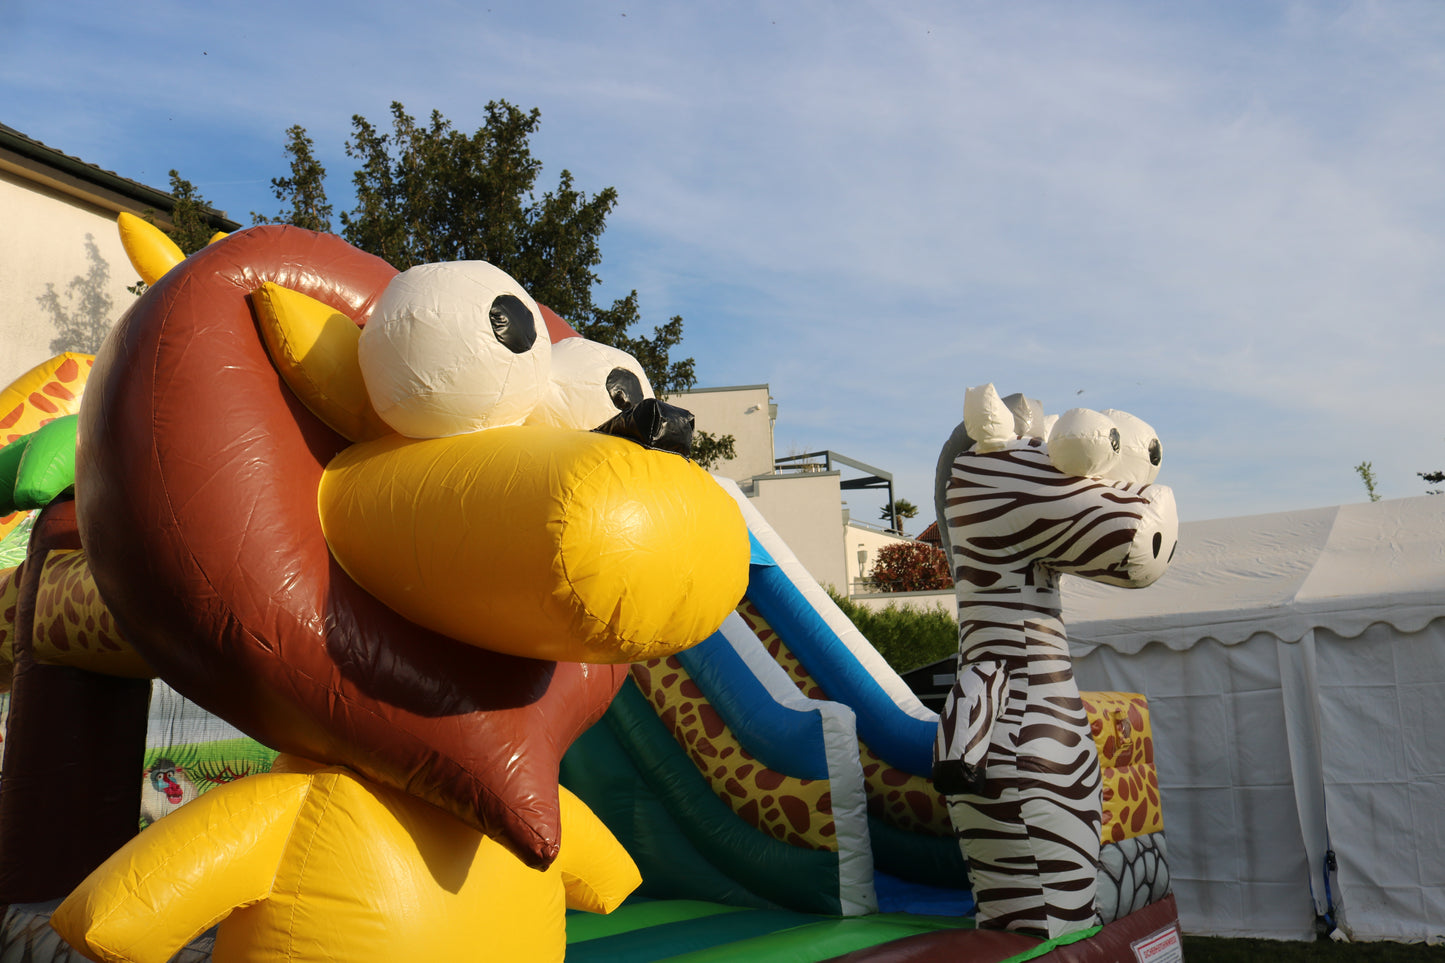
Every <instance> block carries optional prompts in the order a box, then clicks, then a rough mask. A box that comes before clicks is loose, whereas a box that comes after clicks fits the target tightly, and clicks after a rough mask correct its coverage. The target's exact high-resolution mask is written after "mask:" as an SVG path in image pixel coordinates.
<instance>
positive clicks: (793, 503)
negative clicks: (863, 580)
mask: <svg viewBox="0 0 1445 963" xmlns="http://www.w3.org/2000/svg"><path fill="white" fill-rule="evenodd" d="M754 481H755V489H754V491H755V494H754V495H753V496H752V502H753V505H754V507H756V508H757V510H758V511H759V512H760V513H762V516H763V517H764V518H766V519H767V520H768V524H770V525H772V526H773V528H774V529H776V530H777V533H778V534H779V535H781V536H782V538H783V541H785V542H787V543H788V547H789V548H791V549H792V550H793V554H794V555H796V556H798V561H800V562H802V563H803V567H804V568H806V569H807V570H808V574H810V575H812V576H813V577H814V578H815V579H817V580H818V581H819V582H820V583H822V584H823V585H831V586H833V587H834V588H835V589H837V590H838V591H839V592H843V593H846V592H847V591H848V588H849V585H850V579H849V575H848V569H847V567H846V566H845V564H844V557H843V497H842V493H841V490H840V489H839V488H838V473H837V472H835V471H828V472H803V473H798V474H792V475H764V476H760V477H758V478H756V479H754Z"/></svg>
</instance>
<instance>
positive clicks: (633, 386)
mask: <svg viewBox="0 0 1445 963" xmlns="http://www.w3.org/2000/svg"><path fill="white" fill-rule="evenodd" d="M607 397H609V398H611V399H612V404H613V405H614V406H616V408H617V410H618V411H626V410H627V409H628V408H631V407H632V406H634V405H637V404H640V403H641V402H642V382H641V381H640V380H639V379H638V377H637V375H635V374H633V373H632V372H631V371H628V370H627V369H626V368H613V369H612V370H611V371H609V372H607Z"/></svg>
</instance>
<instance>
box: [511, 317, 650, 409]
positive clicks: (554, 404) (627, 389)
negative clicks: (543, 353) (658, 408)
mask: <svg viewBox="0 0 1445 963" xmlns="http://www.w3.org/2000/svg"><path fill="white" fill-rule="evenodd" d="M651 397H653V394H652V386H651V385H650V384H648V382H647V375H646V374H644V373H643V370H642V365H640V364H638V363H637V359H636V358H634V357H632V355H630V354H628V353H627V352H626V351H622V350H620V349H618V348H614V347H612V346H611V345H606V344H599V343H598V342H596V341H588V340H587V339H586V338H563V339H562V340H561V341H558V342H557V343H556V344H554V345H552V381H551V384H550V385H548V388H547V391H546V392H545V393H544V394H543V396H542V400H541V402H540V403H539V404H538V405H537V407H536V409H535V410H533V412H532V414H531V416H530V417H529V418H528V419H527V424H529V425H532V424H539V425H557V426H559V427H562V428H581V429H583V430H585V431H591V430H592V429H593V428H596V427H597V426H598V425H601V424H602V423H604V422H606V421H608V420H609V419H611V418H612V417H613V416H615V415H616V414H617V413H618V412H619V411H625V410H627V409H628V408H631V407H633V406H634V405H636V404H637V403H638V402H640V401H643V400H645V399H647V398H651Z"/></svg>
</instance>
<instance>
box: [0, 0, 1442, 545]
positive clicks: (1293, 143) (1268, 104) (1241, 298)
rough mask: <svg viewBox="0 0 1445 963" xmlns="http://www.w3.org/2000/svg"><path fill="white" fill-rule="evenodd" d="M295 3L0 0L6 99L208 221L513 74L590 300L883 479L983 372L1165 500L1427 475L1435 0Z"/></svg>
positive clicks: (1433, 285) (1436, 126)
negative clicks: (556, 185)
mask: <svg viewBox="0 0 1445 963" xmlns="http://www.w3.org/2000/svg"><path fill="white" fill-rule="evenodd" d="M328 6H332V9H330V10H324V11H321V12H310V10H311V8H310V7H307V8H306V9H302V8H301V7H300V6H299V5H295V4H291V5H282V4H280V3H262V4H260V5H252V6H248V7H246V8H245V9H244V10H243V9H241V8H237V7H232V8H215V9H211V8H209V7H202V6H198V5H185V4H181V3H178V2H177V3H142V4H139V5H138V7H136V8H134V9H133V10H132V11H131V13H130V19H129V20H127V21H125V22H121V21H118V20H117V19H116V15H115V14H114V12H112V11H111V10H110V9H109V8H108V7H107V6H104V5H101V4H98V3H95V2H90V3H80V4H67V5H58V6H57V5H45V6H43V7H42V6H40V5H38V4H22V5H21V7H22V8H23V9H22V10H21V11H20V13H19V16H18V17H17V19H16V24H15V28H14V29H13V30H10V31H8V33H7V37H8V39H4V38H0V87H3V89H4V90H5V91H6V92H7V98H6V100H7V103H8V104H10V105H11V106H10V107H7V114H6V116H5V117H4V118H3V119H4V120H5V122H7V123H10V124H11V125H12V126H15V127H18V128H20V129H21V130H24V131H26V132H27V133H30V134H32V135H33V136H36V137H39V138H41V139H43V140H45V141H47V142H48V143H51V144H53V145H54V146H57V147H59V148H61V149H63V150H66V151H68V152H71V153H75V154H78V155H80V156H82V157H84V158H85V159H87V160H91V161H93V162H96V163H99V164H102V165H103V166H108V167H114V168H115V169H117V170H119V172H120V173H122V174H126V175H127V176H133V177H137V178H139V179H142V180H147V181H149V182H151V183H157V184H161V185H163V184H164V175H165V171H166V170H168V169H169V168H171V167H177V168H179V169H180V170H181V171H182V173H183V174H184V175H185V176H186V177H188V178H189V179H191V180H193V181H194V182H195V183H197V184H198V185H199V186H200V187H201V189H202V190H203V192H205V193H206V195H207V196H208V197H209V198H211V199H213V200H215V201H216V202H217V203H218V204H220V205H221V206H223V207H225V208H227V209H228V210H230V211H231V213H232V214H233V216H238V217H240V218H241V219H243V220H244V219H247V217H248V213H249V212H250V211H252V210H258V211H262V212H269V211H273V210H274V209H275V207H276V204H275V203H274V201H272V200H271V197H270V193H269V189H268V187H269V179H270V178H271V177H273V176H276V175H277V174H279V173H281V171H282V168H283V165H284V158H283V156H282V154H281V142H282V132H283V131H284V129H285V128H286V127H287V126H288V125H290V124H292V123H300V124H302V125H304V126H306V127H307V128H308V129H309V130H310V131H311V133H312V135H313V137H314V138H315V139H316V141H317V148H318V152H319V154H320V155H321V157H322V159H323V161H324V162H326V163H327V164H328V165H329V166H330V167H331V168H332V171H333V178H332V181H333V193H334V194H337V195H338V196H339V195H341V194H344V192H345V180H346V174H347V172H348V171H349V167H348V164H347V160H346V158H345V156H344V153H343V151H342V149H341V145H342V144H343V143H344V141H345V138H346V135H347V133H348V131H349V128H350V116H351V115H352V114H353V113H361V114H364V115H366V116H368V117H369V118H371V119H372V120H373V122H376V123H378V124H384V123H385V122H386V109H387V104H388V103H389V102H390V101H392V100H400V101H402V102H403V103H405V104H406V106H407V107H408V108H409V109H410V110H412V111H413V112H415V113H418V114H425V113H426V112H427V111H429V110H430V109H431V108H433V107H435V108H438V109H440V110H441V111H442V112H443V113H444V114H446V115H447V116H448V117H450V118H451V119H452V120H454V121H455V122H456V123H457V124H458V126H462V127H472V126H475V125H476V124H479V123H480V122H481V119H482V111H481V108H482V105H483V104H485V102H486V101H487V100H490V99H493V98H506V99H509V100H511V101H513V102H514V103H517V104H519V105H522V106H528V107H530V106H533V105H535V106H538V107H540V108H541V109H542V112H543V127H542V130H541V132H540V133H539V134H538V136H537V138H536V141H535V147H536V149H537V152H538V154H539V156H540V157H542V159H543V160H544V161H545V162H546V164H547V169H546V173H545V174H544V181H547V180H549V179H550V178H554V177H555V176H556V174H557V172H558V171H560V169H561V168H563V167H567V168H569V169H571V170H572V171H573V172H574V173H576V174H577V176H578V179H579V183H580V184H581V186H582V187H583V188H584V189H588V190H596V189H599V188H600V187H602V186H605V185H614V186H616V187H617V188H618V189H619V191H620V195H621V204H620V206H619V208H618V209H617V211H616V212H615V214H614V215H613V217H612V220H611V222H610V223H611V227H610V229H609V231H608V234H607V237H606V246H605V247H606V252H607V255H608V259H607V261H606V262H604V264H603V266H602V269H601V273H602V275H603V277H604V280H605V282H606V293H608V294H611V295H613V296H615V295H620V294H622V293H625V292H626V291H627V290H628V289H630V288H634V287H635V288H637V289H639V291H640V292H641V294H642V303H643V307H644V310H645V312H646V314H647V316H648V317H649V318H653V319H656V320H660V319H662V318H664V317H666V316H668V315H671V314H676V313H680V314H682V315H684V317H685V318H686V319H687V323H688V324H687V331H688V341H687V343H686V346H685V347H686V349H687V350H688V351H689V353H692V354H694V355H696V356H697V358H698V361H699V371H700V373H701V374H702V377H703V379H704V380H705V381H708V382H712V383H755V382H760V381H767V382H769V383H770V384H771V385H772V387H773V392H774V395H775V396H776V397H777V398H778V400H779V402H780V406H781V407H780V423H779V426H778V438H779V443H780V446H785V445H786V444H787V442H788V440H789V439H796V440H797V442H798V443H799V444H800V445H801V446H802V447H831V448H835V449H840V450H844V451H847V452H849V453H851V454H853V455H855V456H856V457H859V458H862V459H864V460H866V461H868V462H871V463H873V464H878V465H883V466H886V467H889V468H891V469H892V470H894V471H895V473H897V474H898V475H899V477H900V479H902V480H903V481H904V485H905V487H904V491H903V494H904V495H905V496H906V497H909V498H910V499H912V500H914V501H916V502H918V503H920V504H926V503H928V502H929V501H930V493H929V486H930V485H931V477H932V471H933V452H934V451H936V449H937V446H938V444H939V443H941V441H942V440H943V438H944V437H945V436H946V434H947V432H948V430H949V429H950V428H951V427H952V425H953V423H954V422H955V420H956V418H957V412H958V410H959V406H960V404H961V400H962V396H963V389H964V388H965V387H966V386H967V385H969V384H975V383H981V382H983V381H995V382H996V383H998V384H999V385H1000V387H1001V388H1003V389H1004V390H1005V391H1013V390H1023V391H1026V392H1028V393H1030V394H1033V395H1037V396H1039V397H1042V398H1043V399H1044V400H1045V402H1046V403H1047V404H1048V406H1049V407H1050V408H1051V409H1055V410H1060V409H1064V408H1067V407H1072V406H1074V405H1087V406H1091V407H1100V408H1102V407H1111V406H1113V407H1123V408H1127V409H1130V410H1133V411H1136V412H1137V413H1138V414H1140V415H1141V416H1143V417H1145V418H1146V419H1148V420H1150V421H1151V422H1153V423H1154V424H1155V426H1156V427H1157V428H1159V430H1160V432H1161V435H1162V436H1163V437H1164V438H1165V444H1166V448H1167V450H1168V451H1169V457H1170V462H1169V467H1168V471H1169V472H1172V473H1173V480H1174V481H1175V483H1176V485H1177V486H1178V487H1179V488H1180V502H1181V507H1182V509H1183V511H1184V512H1185V514H1186V516H1188V517H1202V516H1207V515H1219V514H1238V513H1247V512H1250V511H1255V510H1266V509H1276V508H1285V507H1295V506H1304V505H1317V504H1325V503H1329V502H1335V501H1347V500H1359V499H1360V498H1362V497H1363V490H1362V488H1361V487H1360V486H1359V482H1358V479H1357V478H1356V477H1355V476H1354V473H1353V472H1352V471H1351V467H1352V466H1353V465H1354V464H1356V463H1357V462H1358V461H1360V460H1362V459H1371V460H1373V461H1374V463H1375V469H1376V472H1377V474H1378V475H1379V477H1380V478H1381V481H1382V490H1383V491H1384V492H1385V494H1386V495H1387V496H1395V495H1405V494H1415V493H1417V492H1422V491H1423V490H1424V489H1423V485H1420V484H1418V479H1416V478H1415V476H1414V472H1416V471H1419V470H1425V469H1431V468H1440V467H1445V427H1442V423H1441V419H1440V418H1439V414H1438V413H1439V412H1440V411H1442V410H1445V387H1442V384H1445V382H1442V379H1440V378H1439V376H1438V372H1439V369H1440V367H1441V361H1442V353H1445V351H1442V349H1445V335H1442V325H1441V324H1440V317H1441V316H1440V307H1439V305H1440V304H1441V303H1442V301H1445V297H1442V296H1445V280H1442V278H1445V271H1442V270H1441V267H1440V266H1441V265H1442V263H1445V217H1442V215H1445V172H1442V170H1441V168H1440V165H1439V162H1438V161H1439V158H1440V157H1441V156H1445V115H1442V112H1441V111H1440V110H1439V104H1440V101H1441V96H1442V90H1445V59H1442V58H1441V57H1440V55H1439V51H1440V50H1441V49H1445V8H1441V7H1440V6H1439V5H1438V4H1435V3H1432V2H1417V3H1408V2H1401V3H1389V4H1383V3H1326V4H1321V3H1284V2H1281V3H1242V2H1241V3H1223V4H1215V3H1208V4H1206V3H1198V4H1171V5H1163V6H1161V5H1157V4H1147V3H1140V2H1134V3H1127V2H1116V3H1101V4H1088V5H1078V4H1067V3H1038V4H1008V5H998V4H990V5H959V4H948V3H908V4H898V3H869V2H863V0H849V2H841V3H840V2H828V3H823V2H789V3H786V4H784V3H752V4H728V5H725V6H713V5H691V4H688V5H680V4H667V3H660V2H646V3H641V4H632V3H626V4H619V5H616V6H613V7H610V8H604V7H599V6H597V5H594V4H582V3H566V4H549V5H545V7H544V8H538V7H537V5H532V4H526V5H522V4H513V3H498V4H494V5H493V6H492V7H490V8H488V7H485V6H480V7H479V6H473V5H462V4H458V3H441V4H428V5H425V6H417V5H413V7H406V6H401V7H398V6H397V5H394V4H377V3H357V4H348V5H344V6H343V5H328ZM138 25H144V27H145V31H144V33H145V36H144V38H143V37H142V36H141V31H140V30H139V29H138ZM157 35H160V36H164V37H166V38H167V42H166V44H165V46H164V48H158V46H157V45H156V44H155V43H154V40H153V38H154V37H155V36H157ZM1171 439H1172V440H1171Z"/></svg>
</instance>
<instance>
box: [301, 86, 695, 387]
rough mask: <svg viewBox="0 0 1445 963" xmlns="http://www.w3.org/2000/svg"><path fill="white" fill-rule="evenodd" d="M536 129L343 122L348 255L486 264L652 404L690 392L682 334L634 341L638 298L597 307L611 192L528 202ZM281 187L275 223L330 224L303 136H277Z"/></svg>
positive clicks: (664, 328) (521, 116) (567, 193)
mask: <svg viewBox="0 0 1445 963" xmlns="http://www.w3.org/2000/svg"><path fill="white" fill-rule="evenodd" d="M540 121H541V112H540V111H538V110H537V109H536V108H533V109H532V110H530V111H524V110H522V109H520V108H518V107H516V106H513V105H512V104H509V103H507V102H506V101H505V100H494V101H491V102H489V103H488V104H487V105H486V108H485V121H484V122H483V124H482V126H481V127H479V128H477V129H476V131H474V132H473V133H470V134H468V133H466V132H464V131H460V130H458V129H456V127H455V126H454V125H453V124H452V122H451V121H449V120H447V119H446V118H445V117H443V116H442V114H441V113H440V112H439V111H432V113H431V116H430V117H429V118H428V119H427V120H426V121H425V122H424V123H418V122H417V119H416V118H415V117H413V116H412V115H410V114H408V113H407V112H406V109H405V107H403V106H402V105H401V104H400V103H393V104H392V105H391V123H390V129H389V130H388V129H383V128H381V127H378V126H376V125H375V124H373V123H372V122H371V121H369V120H367V119H366V118H365V117H362V116H361V115H359V114H358V115H355V116H353V117H352V118H351V126H352V131H351V135H350V136H349V137H348V138H347V140H346V144H345V149H346V154H347V156H348V157H350V158H351V159H352V160H354V161H355V162H356V164H357V167H356V170H355V171H354V172H353V174H352V185H353V187H354V188H355V193H356V203H355V206H354V207H352V208H351V209H350V210H348V211H342V212H341V214H340V216H339V218H340V222H341V233H342V235H343V236H344V237H345V238H346V240H348V241H350V242H351V243H352V244H354V245H356V246H357V247H359V248H361V249H362V250H364V251H368V252H370V253H372V254H375V255H377V256H378V257H380V258H383V259H384V260H386V261H388V262H390V263H391V264H392V265H394V266H395V267H397V268H398V269H400V270H405V269H407V268H409V267H412V266H413V265H417V264H427V263H432V262H436V261H463V260H482V261H490V262H491V263H492V264H495V265H496V266H497V267H499V268H501V269H502V270H504V271H506V272H507V273H508V274H510V275H511V276H512V277H514V278H516V279H517V281H518V282H520V283H521V284H522V286H523V287H525V288H526V289H527V291H528V293H530V294H531V295H532V297H533V298H535V299H536V300H537V301H538V303H540V304H545V305H546V306H547V307H549V308H551V309H552V310H553V311H556V312H557V313H558V314H559V315H561V316H562V317H564V318H566V319H567V320H568V321H570V322H571V323H572V326H573V327H574V328H576V329H577V332H578V333H579V334H581V335H583V336H584V337H587V338H591V339H592V340H594V341H600V342H602V343H604V344H610V345H613V346H614V347H617V348H621V349H622V350H624V351H627V352H628V353H630V354H631V355H633V356H634V357H635V358H637V360H638V362H639V363H640V364H641V365H642V368H643V370H644V371H645V372H647V377H648V380H649V381H651V382H652V387H653V390H655V391H656V392H657V393H658V394H660V395H664V396H665V395H666V394H667V393H669V392H672V391H681V390H685V389H687V388H690V387H692V386H693V385H694V384H695V383H696V380H697V379H696V376H695V374H694V362H693V359H691V358H684V359H681V360H674V359H673V358H672V356H671V355H672V351H673V349H675V348H676V347H677V346H678V345H679V344H680V343H681V341H682V328H683V322H682V318H681V317H673V318H671V319H670V320H669V321H668V322H667V323H666V324H663V325H661V326H659V327H654V328H653V330H652V334H651V335H650V336H649V335H642V334H634V333H633V329H634V328H635V327H636V326H637V324H638V323H639V322H640V321H641V315H640V312H639V310H638V304H637V292H636V291H632V292H631V293H629V294H628V295H627V296H625V297H622V298H619V299H617V300H615V301H613V303H612V304H610V305H605V306H604V305H598V304H596V303H594V301H593V294H594V291H595V289H596V287H597V286H598V285H599V284H600V283H601V279H600V278H599V277H598V275H597V273H596V268H597V267H598V265H600V264H601V263H602V249H601V238H602V234H603V231H604V230H605V229H606V226H607V215H608V214H610V213H611V212H612V209H613V208H614V207H615V206H616V204H617V191H616V190H614V189H613V188H611V187H607V188H603V189H602V190H600V191H598V192H597V193H595V194H591V195H589V194H587V193H586V192H584V191H582V190H580V189H579V188H578V187H577V184H576V181H575V179H574V178H573V176H572V173H571V172H570V171H567V170H563V171H562V172H561V174H560V175H559V176H558V179H557V184H556V186H555V187H554V188H552V189H550V190H546V191H542V192H541V193H540V194H539V193H538V178H539V176H540V175H541V172H542V163H541V161H540V160H538V159H537V158H536V157H534V156H533V154H532V149H531V143H530V139H531V136H532V135H533V134H534V133H536V131H537V128H538V126H539V124H540ZM287 136H288V141H287V145H286V153H287V154H288V156H290V158H291V176H290V177H284V178H276V179H275V180H273V181H272V187H273V189H274V190H275V192H276V197H277V199H278V200H280V201H282V203H283V204H289V207H288V208H286V209H285V210H283V211H282V213H281V215H279V217H278V219H281V220H289V221H291V222H292V223H301V222H300V221H299V220H297V218H298V217H299V218H307V219H310V220H309V223H306V224H304V225H303V226H308V227H311V226H314V225H315V224H319V223H322V216H321V212H323V211H324V212H325V218H326V223H329V215H330V206H329V205H327V204H326V201H325V188H324V180H325V169H324V168H322V166H321V165H320V164H319V163H318V162H317V161H316V160H315V159H314V156H313V155H312V146H313V145H312V142H311V139H310V138H309V137H308V136H307V134H306V131H305V129H304V128H302V127H299V126H294V127H291V128H290V129H289V130H288V131H287Z"/></svg>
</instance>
